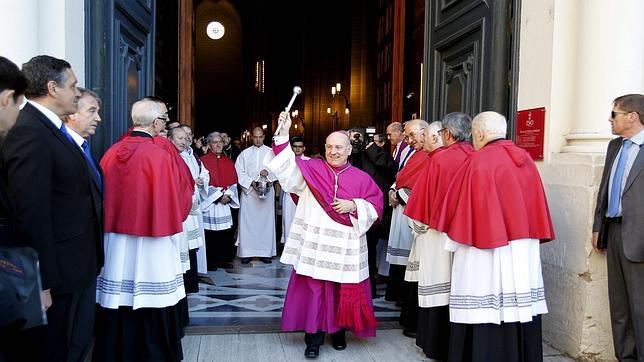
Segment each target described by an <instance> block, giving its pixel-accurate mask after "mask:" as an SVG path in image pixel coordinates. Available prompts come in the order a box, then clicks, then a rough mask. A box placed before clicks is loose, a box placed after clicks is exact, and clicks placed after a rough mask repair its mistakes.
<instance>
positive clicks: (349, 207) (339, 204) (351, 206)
mask: <svg viewBox="0 0 644 362" xmlns="http://www.w3.org/2000/svg"><path fill="white" fill-rule="evenodd" d="M331 206H332V207H333V210H335V212H337V213H338V214H346V213H349V212H354V211H356V208H357V206H356V203H355V202H353V200H343V199H335V200H334V201H333V202H332V203H331Z"/></svg>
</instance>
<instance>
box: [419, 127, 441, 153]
mask: <svg viewBox="0 0 644 362" xmlns="http://www.w3.org/2000/svg"><path fill="white" fill-rule="evenodd" d="M442 128H443V124H442V123H441V122H440V121H435V122H432V123H430V124H429V125H428V126H427V128H425V130H424V133H425V142H424V143H423V149H424V150H425V151H426V152H433V151H434V150H436V149H438V148H440V147H442V146H443V139H442V138H441V136H440V134H439V132H440V130H441V129H442Z"/></svg>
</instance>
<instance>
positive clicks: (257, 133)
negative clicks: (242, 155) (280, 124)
mask: <svg viewBox="0 0 644 362" xmlns="http://www.w3.org/2000/svg"><path fill="white" fill-rule="evenodd" d="M263 144H264V130H263V129H262V127H255V128H253V146H255V147H260V146H261V145H263Z"/></svg>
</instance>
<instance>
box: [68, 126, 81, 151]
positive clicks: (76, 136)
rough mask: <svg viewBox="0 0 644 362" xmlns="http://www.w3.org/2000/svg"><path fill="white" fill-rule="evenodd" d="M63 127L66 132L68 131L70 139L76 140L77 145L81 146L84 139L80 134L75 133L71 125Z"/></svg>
mask: <svg viewBox="0 0 644 362" xmlns="http://www.w3.org/2000/svg"><path fill="white" fill-rule="evenodd" d="M65 129H66V130H67V133H69V135H70V136H72V139H73V140H74V142H76V144H77V145H78V147H80V148H83V142H85V139H84V138H83V137H81V135H79V134H78V133H76V131H74V130H73V129H71V127H67V126H65Z"/></svg>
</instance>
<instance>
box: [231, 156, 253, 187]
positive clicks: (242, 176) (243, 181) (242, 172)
mask: <svg viewBox="0 0 644 362" xmlns="http://www.w3.org/2000/svg"><path fill="white" fill-rule="evenodd" d="M235 170H237V183H239V185H240V186H241V187H242V191H244V193H245V194H247V195H248V194H249V193H250V192H251V191H252V189H251V188H250V184H251V183H252V182H253V181H255V180H254V179H253V178H251V176H250V175H248V174H247V173H246V160H245V159H244V153H243V152H242V153H241V154H240V155H239V157H237V162H235Z"/></svg>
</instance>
